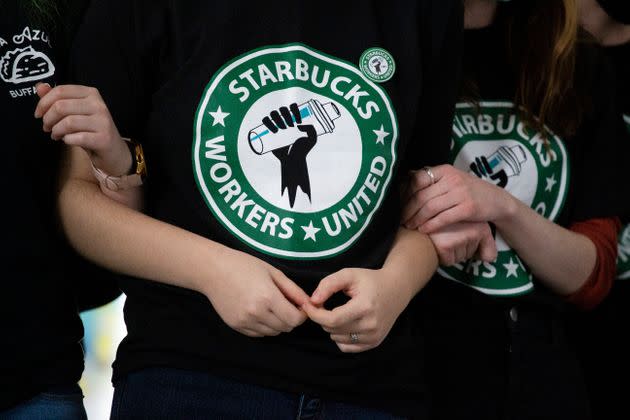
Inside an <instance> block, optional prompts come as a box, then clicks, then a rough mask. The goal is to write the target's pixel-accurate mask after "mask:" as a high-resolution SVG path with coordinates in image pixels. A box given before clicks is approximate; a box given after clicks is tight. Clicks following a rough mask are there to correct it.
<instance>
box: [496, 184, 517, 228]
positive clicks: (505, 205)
mask: <svg viewBox="0 0 630 420" xmlns="http://www.w3.org/2000/svg"><path fill="white" fill-rule="evenodd" d="M519 206H520V201H519V200H518V199H516V198H515V197H514V196H513V195H512V194H510V193H508V192H507V191H505V190H502V195H501V203H500V204H499V205H498V206H497V208H498V209H500V211H499V214H498V215H497V217H496V218H495V219H494V220H491V222H494V223H495V224H496V225H497V227H500V226H501V225H505V224H509V223H512V221H513V220H514V219H515V218H516V217H517V214H518V210H519Z"/></svg>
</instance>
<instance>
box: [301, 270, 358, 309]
mask: <svg viewBox="0 0 630 420" xmlns="http://www.w3.org/2000/svg"><path fill="white" fill-rule="evenodd" d="M351 273H352V272H351V271H349V270H341V271H337V272H336V273H333V274H331V275H329V276H327V277H324V278H323V279H322V281H320V282H319V285H317V289H315V291H314V292H313V295H312V296H311V302H312V303H313V305H315V306H319V305H323V304H324V302H326V301H327V300H328V299H330V297H331V296H332V295H334V294H335V293H337V292H341V291H343V290H348V289H349V288H350V286H352V283H353V279H354V277H353V276H352V274H351Z"/></svg>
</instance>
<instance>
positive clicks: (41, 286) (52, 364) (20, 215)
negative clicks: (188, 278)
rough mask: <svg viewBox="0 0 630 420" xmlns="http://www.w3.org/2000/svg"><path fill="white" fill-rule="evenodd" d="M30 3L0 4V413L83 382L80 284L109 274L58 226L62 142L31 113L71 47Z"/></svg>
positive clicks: (59, 77) (8, 0) (59, 75)
mask: <svg viewBox="0 0 630 420" xmlns="http://www.w3.org/2000/svg"><path fill="white" fill-rule="evenodd" d="M22 3H23V2H18V1H17V0H15V1H14V0H3V1H1V2H0V62H1V65H0V72H1V77H0V122H1V124H2V127H3V134H2V139H3V142H4V150H5V152H6V155H5V156H6V158H5V159H4V162H5V164H4V167H3V174H4V175H3V176H2V181H1V182H2V187H1V189H2V191H3V194H4V199H3V200H2V209H3V212H2V213H3V216H4V219H3V220H4V223H3V228H2V233H3V241H4V246H3V251H2V255H1V256H0V261H1V262H2V266H3V274H2V284H3V287H2V292H1V293H0V331H2V337H3V339H2V344H1V345H0V411H2V410H4V409H5V408H7V407H10V406H13V405H15V404H18V403H19V402H21V401H24V400H26V399H27V398H29V397H30V396H32V395H34V394H37V393H39V392H41V391H43V390H44V389H46V388H48V387H51V386H65V385H71V384H76V383H77V381H78V380H79V378H80V377H81V372H82V370H83V353H82V349H81V345H80V340H81V338H82V337H83V328H82V325H81V321H80V318H79V316H78V313H77V301H76V299H75V296H74V289H73V287H72V282H73V281H75V280H77V279H80V281H82V282H83V283H88V282H90V281H94V282H96V281H97V280H98V278H102V279H104V280H108V279H110V280H109V281H111V276H109V275H106V274H105V273H104V272H102V271H100V270H97V269H96V268H94V267H93V266H89V265H87V263H85V262H83V261H82V260H81V259H79V257H78V256H77V255H76V254H74V253H73V252H72V251H71V250H70V248H69V246H68V245H67V244H66V243H65V241H64V240H63V239H62V235H61V232H60V229H59V228H58V222H57V218H56V216H55V208H56V206H55V199H56V197H55V196H56V191H57V186H56V182H57V179H56V174H57V172H58V166H59V159H60V156H61V147H62V146H61V145H60V144H58V143H55V142H53V141H51V140H50V138H49V135H46V134H45V133H44V132H43V131H42V128H41V121H37V120H35V118H34V117H33V113H34V111H35V106H36V104H37V101H38V98H37V95H36V93H35V91H34V85H35V83H37V82H39V81H41V82H48V83H50V84H51V85H55V84H57V83H61V82H63V81H65V80H66V79H65V75H66V68H65V67H66V66H64V61H63V59H60V58H59V56H60V55H63V49H64V48H63V47H60V48H59V49H58V48H57V37H55V36H54V35H53V34H54V33H56V31H55V30H52V31H49V30H48V29H47V28H44V27H40V26H38V25H36V24H33V23H32V22H30V21H29V20H28V19H27V17H26V15H25V13H24V11H23V10H22V8H21V5H22ZM67 24H68V25H69V26H68V27H70V26H72V25H73V23H72V22H70V21H68V22H67ZM29 49H30V50H29ZM53 68H54V69H53ZM111 284H113V283H111ZM86 290H87V291H88V292H89V293H93V290H92V289H91V288H86ZM98 299H102V296H99V297H98ZM93 303H94V301H92V303H91V304H93ZM100 303H102V300H100V301H99V304H100ZM88 306H91V305H88Z"/></svg>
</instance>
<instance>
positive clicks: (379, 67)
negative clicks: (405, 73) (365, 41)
mask: <svg viewBox="0 0 630 420" xmlns="http://www.w3.org/2000/svg"><path fill="white" fill-rule="evenodd" d="M359 68H360V69H361V72H362V73H363V74H364V75H366V76H367V77H368V79H370V80H372V81H373V82H377V83H384V82H387V81H388V80H389V79H391V78H392V77H393V76H394V72H395V71H396V62H395V61H394V57H392V55H391V54H390V53H389V52H387V51H386V50H385V49H383V48H369V49H367V50H365V52H364V53H363V54H361V58H360V59H359Z"/></svg>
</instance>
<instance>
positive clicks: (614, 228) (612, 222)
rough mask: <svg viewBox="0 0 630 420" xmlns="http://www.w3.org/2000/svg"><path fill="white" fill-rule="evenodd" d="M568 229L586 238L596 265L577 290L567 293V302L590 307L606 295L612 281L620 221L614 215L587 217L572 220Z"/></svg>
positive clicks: (580, 306)
mask: <svg viewBox="0 0 630 420" xmlns="http://www.w3.org/2000/svg"><path fill="white" fill-rule="evenodd" d="M569 229H570V230H571V231H573V232H575V233H579V234H581V235H584V236H586V237H587V238H589V239H590V240H591V242H593V244H595V249H596V252H597V258H596V260H595V267H593V271H592V273H591V275H590V276H589V278H588V280H586V282H585V283H584V284H583V285H582V287H581V288H580V289H579V290H578V291H576V292H575V293H573V294H571V295H569V296H567V297H566V299H567V301H568V302H569V303H571V304H573V305H575V306H577V307H578V308H580V309H582V310H584V311H589V310H591V309H593V308H595V307H596V306H597V305H599V304H600V303H601V302H602V301H603V300H604V298H606V296H607V295H608V292H610V289H611V287H612V284H613V282H614V281H615V275H616V272H617V236H618V235H619V231H620V230H621V221H620V220H619V218H617V217H610V218H603V219H589V220H586V221H583V222H578V223H574V224H573V225H571V226H570V227H569Z"/></svg>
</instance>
